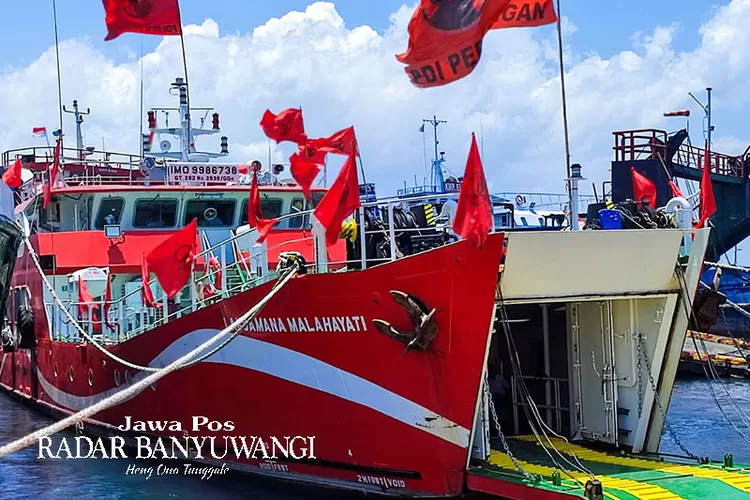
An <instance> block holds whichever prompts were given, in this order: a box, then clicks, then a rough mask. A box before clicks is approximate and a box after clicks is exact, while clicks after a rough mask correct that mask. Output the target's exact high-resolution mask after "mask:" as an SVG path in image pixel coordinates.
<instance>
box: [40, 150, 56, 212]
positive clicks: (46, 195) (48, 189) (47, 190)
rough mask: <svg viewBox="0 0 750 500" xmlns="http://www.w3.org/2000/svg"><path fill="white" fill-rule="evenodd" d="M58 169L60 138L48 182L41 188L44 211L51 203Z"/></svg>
mask: <svg viewBox="0 0 750 500" xmlns="http://www.w3.org/2000/svg"><path fill="white" fill-rule="evenodd" d="M59 169H60V137H58V138H57V145H56V146H55V157H54V159H53V160H52V165H51V169H50V171H49V172H48V179H47V180H48V182H47V184H45V185H44V187H42V196H43V204H42V208H44V209H46V208H47V206H49V204H50V202H51V201H52V188H53V187H54V186H55V183H56V182H57V172H58V170H59Z"/></svg>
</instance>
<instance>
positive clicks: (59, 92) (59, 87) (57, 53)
mask: <svg viewBox="0 0 750 500" xmlns="http://www.w3.org/2000/svg"><path fill="white" fill-rule="evenodd" d="M52 18H53V19H54V22H55V57H56V59H57V104H58V108H60V149H61V150H62V129H63V104H62V78H61V76H60V43H59V41H58V37H57V2H56V1H55V0H52ZM60 154H61V155H62V151H61V153H60Z"/></svg>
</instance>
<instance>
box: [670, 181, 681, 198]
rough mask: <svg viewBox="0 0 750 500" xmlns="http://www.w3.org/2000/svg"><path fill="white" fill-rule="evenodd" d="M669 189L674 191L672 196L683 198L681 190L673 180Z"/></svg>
mask: <svg viewBox="0 0 750 500" xmlns="http://www.w3.org/2000/svg"><path fill="white" fill-rule="evenodd" d="M669 189H671V190H672V196H676V197H678V198H682V197H683V196H682V192H681V191H680V188H678V187H677V184H675V183H674V181H673V180H672V179H669Z"/></svg>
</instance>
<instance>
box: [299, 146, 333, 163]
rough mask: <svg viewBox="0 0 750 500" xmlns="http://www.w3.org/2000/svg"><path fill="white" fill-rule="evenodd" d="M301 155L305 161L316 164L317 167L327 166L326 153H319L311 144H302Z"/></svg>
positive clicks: (300, 147)
mask: <svg viewBox="0 0 750 500" xmlns="http://www.w3.org/2000/svg"><path fill="white" fill-rule="evenodd" d="M299 154H300V156H301V157H302V158H303V159H305V160H307V161H309V162H312V163H315V164H316V165H325V164H326V152H325V151H318V150H317V149H315V146H313V145H312V143H311V142H307V143H306V144H300V145H299Z"/></svg>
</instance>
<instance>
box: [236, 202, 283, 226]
mask: <svg viewBox="0 0 750 500" xmlns="http://www.w3.org/2000/svg"><path fill="white" fill-rule="evenodd" d="M247 207H248V200H245V201H244V202H242V217H241V218H240V225H241V226H242V225H244V224H247V223H248V208H247ZM283 208H284V200H282V199H280V198H266V197H264V196H262V195H261V200H260V212H261V213H262V214H263V218H264V219H274V218H276V217H281V211H282V209H283Z"/></svg>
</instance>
